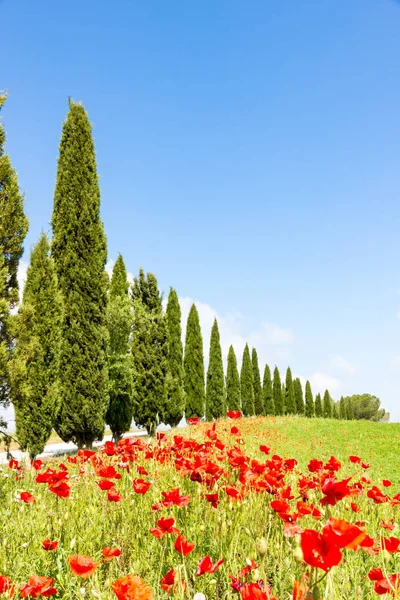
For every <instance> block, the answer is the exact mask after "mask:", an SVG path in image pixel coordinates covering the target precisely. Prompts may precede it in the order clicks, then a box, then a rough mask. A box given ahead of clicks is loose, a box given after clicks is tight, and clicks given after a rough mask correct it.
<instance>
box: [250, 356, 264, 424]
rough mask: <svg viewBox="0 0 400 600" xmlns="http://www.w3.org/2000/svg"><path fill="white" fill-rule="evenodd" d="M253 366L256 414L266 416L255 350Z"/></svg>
mask: <svg viewBox="0 0 400 600" xmlns="http://www.w3.org/2000/svg"><path fill="white" fill-rule="evenodd" d="M251 364H252V367H253V395H254V414H256V415H263V414H264V403H263V397H262V388H261V376H260V369H259V367H258V356H257V350H256V349H255V348H253V349H252V351H251Z"/></svg>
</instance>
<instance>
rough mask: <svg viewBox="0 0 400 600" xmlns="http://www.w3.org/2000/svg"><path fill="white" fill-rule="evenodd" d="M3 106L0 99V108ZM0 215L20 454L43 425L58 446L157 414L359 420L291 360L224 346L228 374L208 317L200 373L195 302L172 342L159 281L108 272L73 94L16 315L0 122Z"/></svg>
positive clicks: (18, 234)
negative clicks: (278, 361) (47, 222)
mask: <svg viewBox="0 0 400 600" xmlns="http://www.w3.org/2000/svg"><path fill="white" fill-rule="evenodd" d="M4 102H5V96H4V95H3V96H0V108H1V107H2V106H3V104H4ZM0 214H1V215H2V217H1V220H0V250H1V251H0V403H2V404H7V403H9V402H12V404H13V406H14V410H15V421H16V435H17V439H18V441H19V444H20V445H21V448H22V449H24V450H27V451H28V452H29V454H30V456H31V458H34V457H35V456H36V455H37V454H39V453H40V452H42V451H43V449H44V446H45V444H46V442H47V440H48V438H49V436H50V434H51V431H52V429H55V431H56V432H57V433H58V435H59V436H60V437H61V439H62V440H64V441H65V442H69V441H72V442H74V443H75V444H77V445H78V447H84V446H86V447H91V446H92V444H93V442H94V441H95V440H97V439H101V438H102V436H103V434H104V428H105V424H108V426H109V427H110V429H111V431H112V434H113V438H114V439H115V440H119V439H120V437H121V436H122V435H123V433H125V432H126V431H128V430H129V428H130V426H131V423H132V420H134V421H135V423H136V425H138V426H143V427H146V429H147V431H148V433H149V435H154V433H155V430H156V427H157V425H158V424H159V423H164V424H169V425H171V426H172V427H174V426H176V425H178V423H179V422H180V421H181V419H182V417H183V416H185V417H186V419H189V418H190V417H202V418H203V417H204V418H205V419H206V420H208V421H211V420H214V419H218V418H220V417H223V416H225V414H226V412H227V411H241V412H242V413H243V415H245V416H252V415H286V414H289V415H291V414H293V415H294V414H299V415H305V416H307V417H314V416H315V417H326V418H337V419H353V418H363V417H360V416H359V413H356V412H355V407H358V408H359V407H360V406H362V407H364V409H365V406H366V405H365V403H364V404H363V403H362V401H357V403H355V402H353V400H352V399H351V398H346V399H345V398H341V400H340V401H339V402H334V401H333V400H332V398H331V396H330V394H329V392H328V391H326V392H325V394H324V396H323V398H321V395H320V394H317V395H316V397H315V400H314V397H313V393H312V390H311V385H310V382H309V381H307V382H306V384H305V389H304V391H303V387H302V383H301V381H300V379H299V378H296V379H293V378H292V373H291V370H290V368H288V369H287V371H286V377H285V380H284V381H283V382H282V381H281V376H280V373H279V370H278V368H277V367H275V368H274V371H273V374H271V371H270V368H269V366H268V365H266V366H265V368H264V371H263V379H262V380H261V374H260V369H259V363H258V356H257V351H256V349H254V348H253V349H252V351H251V352H250V348H249V347H248V345H246V346H245V348H244V352H243V356H242V362H241V369H240V373H239V369H238V363H237V358H236V355H235V351H234V348H233V347H232V346H231V347H230V348H229V353H228V359H227V372H226V375H225V373H224V365H223V359H222V349H221V343H220V336H219V330H218V323H217V320H215V321H214V324H213V327H212V331H211V338H210V349H209V361H208V368H207V372H205V364H204V353H203V340H202V334H201V327H200V320H199V315H198V312H197V309H196V306H195V304H193V305H192V307H191V309H190V312H189V316H188V320H187V327H186V337H185V344H184V347H183V343H182V329H181V309H180V305H179V300H178V295H177V293H176V290H175V289H173V288H171V290H170V292H169V295H168V301H167V305H166V310H164V308H163V296H162V294H161V292H160V290H159V287H158V282H157V278H156V276H155V275H154V274H152V273H145V272H144V270H143V269H141V270H140V272H139V274H138V276H137V277H136V278H135V279H134V282H133V284H132V285H130V284H129V282H128V278H127V271H126V267H125V264H124V261H123V257H122V256H121V255H120V256H119V257H118V259H117V261H116V262H115V265H114V268H113V272H112V276H111V279H110V278H109V277H108V275H107V273H106V271H105V265H106V261H107V241H106V236H105V233H104V227H103V223H102V221H101V218H100V188H99V182H98V176H97V168H96V158H95V149H94V143H93V137H92V128H91V124H90V122H89V118H88V115H87V113H86V111H85V109H84V107H83V106H82V105H81V104H80V103H74V102H72V101H70V103H69V111H68V114H67V118H66V120H65V122H64V124H63V128H62V135H61V142H60V147H59V158H58V165H57V178H56V186H55V192H54V206H53V214H52V220H51V226H52V237H51V240H49V239H48V237H47V235H46V234H44V233H43V234H42V235H41V236H40V238H39V240H38V242H37V243H36V245H35V246H34V247H33V249H32V252H31V255H30V264H29V267H28V271H27V279H26V284H25V288H24V292H23V296H22V301H21V303H20V305H19V307H18V312H17V314H15V309H16V307H17V304H18V281H17V270H18V263H19V260H20V258H21V256H22V253H23V243H24V239H25V236H26V234H27V231H28V220H27V217H26V215H25V214H24V204H23V196H22V195H21V193H20V191H19V187H18V181H17V176H16V172H15V170H14V169H13V167H12V165H11V162H10V159H9V157H8V155H7V154H6V153H5V131H4V127H3V125H2V124H1V123H0ZM360 398H361V397H360ZM367 404H368V403H367ZM375 404H376V403H375ZM374 406H375V405H374ZM379 410H380V411H382V410H383V414H381V412H380V413H379V414H380V416H381V417H382V418H383V417H384V415H385V411H384V409H379V400H378V405H377V407H376V410H375V411H374V410H373V411H372V412H371V414H370V416H369V417H368V418H374V417H376V415H377V411H379ZM371 415H373V416H371ZM376 420H378V419H376ZM3 426H4V423H3Z"/></svg>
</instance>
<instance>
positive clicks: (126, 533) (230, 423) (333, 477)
mask: <svg viewBox="0 0 400 600" xmlns="http://www.w3.org/2000/svg"><path fill="white" fill-rule="evenodd" d="M228 415H229V417H228V418H227V419H225V420H221V421H218V422H215V423H214V424H211V425H210V424H204V423H198V422H197V420H196V419H192V420H191V423H192V424H191V425H190V426H189V427H187V428H185V429H177V430H174V431H171V432H169V433H168V434H157V437H156V439H154V440H152V441H146V440H143V439H140V438H129V439H125V440H121V441H120V442H119V444H118V445H117V446H116V445H114V444H113V443H112V442H106V444H105V445H104V447H103V448H102V449H101V450H100V451H98V452H93V451H90V450H80V451H79V452H78V454H77V455H76V456H68V457H65V458H64V459H63V460H60V459H59V460H53V461H51V462H48V463H46V464H43V463H42V462H41V461H40V460H37V461H35V462H34V463H33V464H32V466H31V467H25V466H24V465H21V464H19V463H18V462H17V461H10V463H9V464H8V465H4V466H3V467H0V507H1V508H0V511H1V513H0V517H1V518H0V597H1V598H10V597H14V598H20V597H22V598H40V597H46V598H47V597H54V598H59V599H60V600H61V599H67V598H68V599H69V598H80V599H82V600H83V599H84V598H98V599H104V600H107V599H109V600H111V599H116V598H117V599H118V600H151V599H158V598H160V599H161V598H165V599H167V598H176V599H182V600H183V599H192V598H194V599H195V600H204V597H205V598H207V599H220V600H222V599H237V600H250V599H256V600H273V599H275V600H290V599H293V600H310V599H318V598H325V599H329V600H341V599H344V598H345V599H347V598H349V599H350V598H351V599H353V598H360V599H372V598H378V597H382V598H400V532H399V527H398V521H399V511H400V476H399V473H400V470H399V462H400V459H399V458H398V454H397V450H396V448H397V447H398V446H399V442H400V427H399V426H398V425H396V424H380V423H371V422H357V421H346V422H338V421H334V422H333V421H330V420H328V419H326V420H319V419H300V418H295V417H294V418H290V417H281V418H275V417H271V418H267V417H253V418H248V419H243V418H241V416H240V413H235V412H232V413H228Z"/></svg>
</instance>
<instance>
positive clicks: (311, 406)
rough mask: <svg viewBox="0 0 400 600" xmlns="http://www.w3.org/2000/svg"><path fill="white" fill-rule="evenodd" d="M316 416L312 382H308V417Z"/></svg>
mask: <svg viewBox="0 0 400 600" xmlns="http://www.w3.org/2000/svg"><path fill="white" fill-rule="evenodd" d="M313 416H314V398H313V394H312V391H311V385H310V382H309V381H307V382H306V417H309V418H311V417H313Z"/></svg>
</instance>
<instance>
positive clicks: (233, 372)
mask: <svg viewBox="0 0 400 600" xmlns="http://www.w3.org/2000/svg"><path fill="white" fill-rule="evenodd" d="M226 407H227V410H241V406H240V379H239V371H238V367H237V360H236V354H235V351H234V349H233V346H230V347H229V352H228V366H227V371H226Z"/></svg>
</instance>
